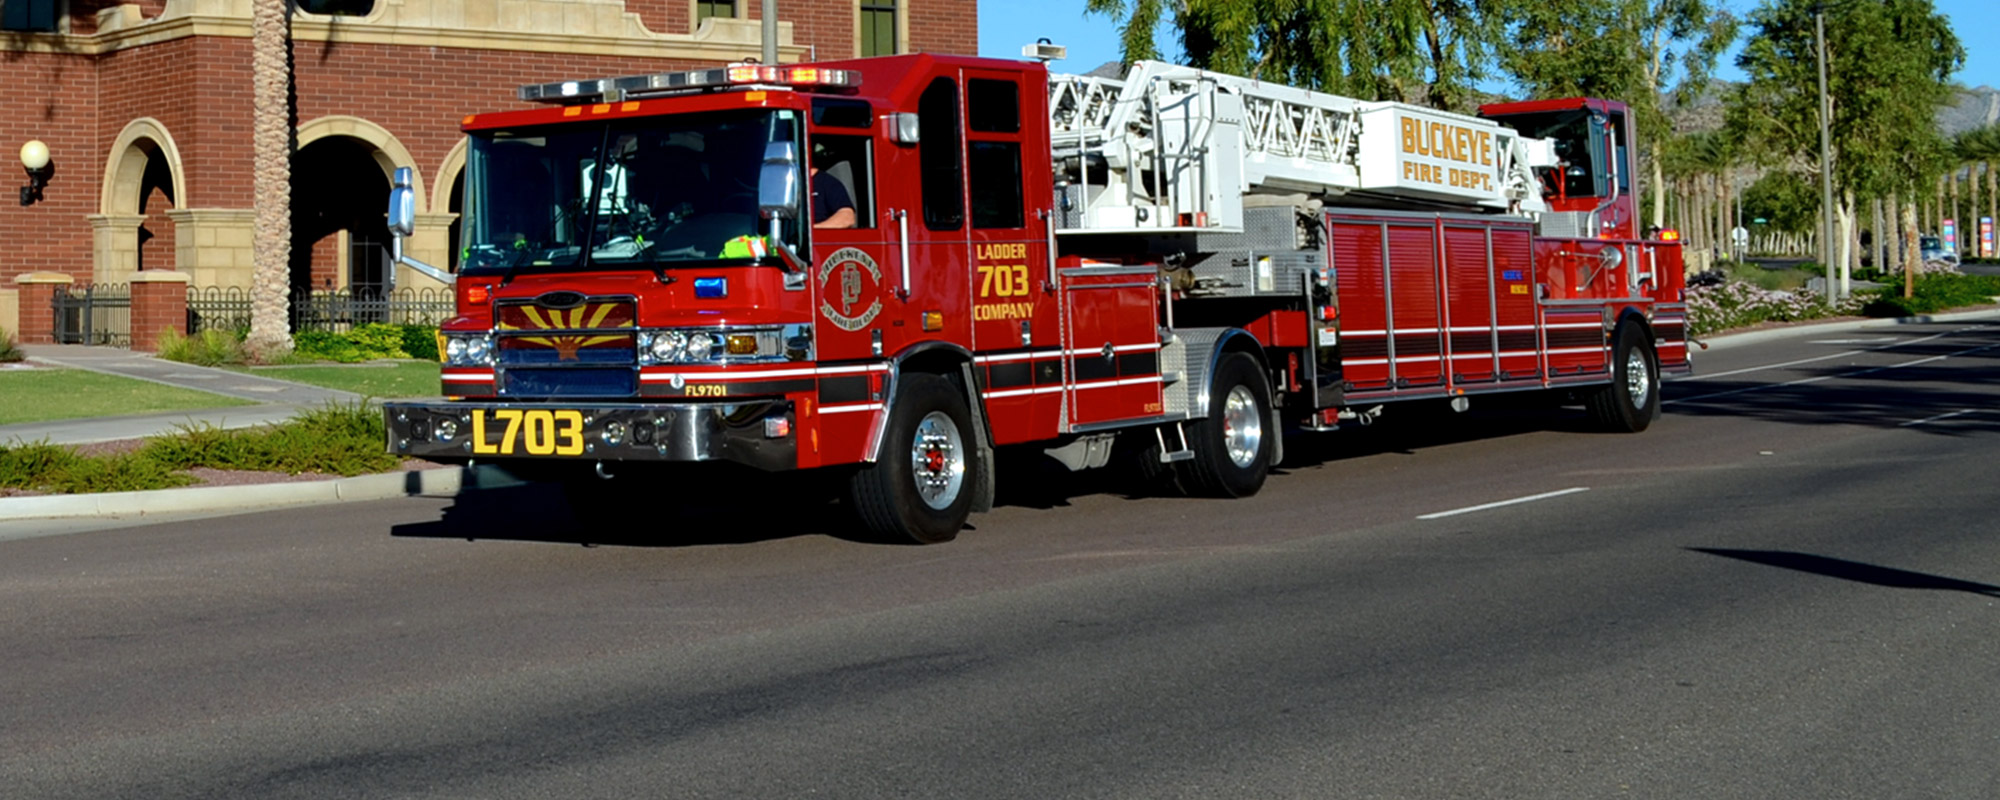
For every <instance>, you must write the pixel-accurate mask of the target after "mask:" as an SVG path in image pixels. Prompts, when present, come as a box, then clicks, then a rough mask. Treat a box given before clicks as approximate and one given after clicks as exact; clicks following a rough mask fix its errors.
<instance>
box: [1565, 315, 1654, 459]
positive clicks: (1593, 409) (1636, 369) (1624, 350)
mask: <svg viewBox="0 0 2000 800" xmlns="http://www.w3.org/2000/svg"><path fill="white" fill-rule="evenodd" d="M1584 406H1585V407H1586V408H1587V409H1589V411H1590V418H1591V419H1592V420H1593V421H1595V422H1596V423H1597V424H1598V425H1599V426H1601V427H1603V428H1604V429H1606V430H1609V431H1612V432H1615V433H1638V432H1640V431H1643V430H1645V429H1646V428H1647V426H1650V425H1652V424H1653V420H1656V419H1659V418H1660V364H1659V360H1658V359H1657V357H1656V356H1655V355H1654V353H1653V343H1652V339H1651V337H1649V336H1647V335H1646V332H1645V331H1644V330H1642V329H1640V327H1639V326H1638V325H1635V324H1632V323H1630V322H1627V323H1624V324H1622V325H1619V326H1618V333H1617V335H1616V338H1615V339H1614V340H1613V342H1612V348H1611V384H1610V385H1608V386H1605V387H1604V388H1602V389H1599V390H1597V392H1596V393H1594V394H1592V395H1591V396H1590V399H1589V400H1587V401H1585V403H1584Z"/></svg>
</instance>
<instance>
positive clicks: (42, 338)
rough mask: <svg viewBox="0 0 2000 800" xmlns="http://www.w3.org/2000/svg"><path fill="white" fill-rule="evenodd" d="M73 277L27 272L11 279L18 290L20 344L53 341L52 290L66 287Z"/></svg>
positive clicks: (49, 342)
mask: <svg viewBox="0 0 2000 800" xmlns="http://www.w3.org/2000/svg"><path fill="white" fill-rule="evenodd" d="M73 283H76V279H75V278H72V277H70V276H68V275H64V274H62V273H60V272H30V273H28V274H26V275H22V276H20V277H17V278H15V279H14V285H15V286H17V287H18V288H19V289H20V292H21V296H20V302H21V330H20V331H19V335H20V340H21V343H22V344H55V341H56V311H55V308H54V301H55V290H56V289H58V288H62V289H67V288H69V286H70V284H73Z"/></svg>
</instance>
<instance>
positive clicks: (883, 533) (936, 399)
mask: <svg viewBox="0 0 2000 800" xmlns="http://www.w3.org/2000/svg"><path fill="white" fill-rule="evenodd" d="M900 382H901V384H902V386H901V388H899V389H898V390H897V391H896V402H895V404H894V405H893V406H892V407H891V409H890V418H889V427H888V430H887V431H885V432H884V438H883V444H882V454H881V457H880V458H879V459H877V460H876V462H875V463H873V464H869V465H866V466H863V467H862V468H861V469H859V470H857V471H855V473H854V474H853V476H852V477H851V478H849V479H848V500H849V502H850V503H851V504H852V505H853V507H854V514H855V516H856V517H857V518H859V520H860V522H861V525H862V527H864V528H866V529H867V530H868V531H869V532H870V533H873V534H875V535H877V536H880V537H882V538H884V539H886V540H890V541H911V542H916V543H918V544H935V543H937V542H948V541H951V540H952V539H953V538H956V537H957V536H958V530H959V528H962V527H964V526H965V520H966V517H968V516H970V515H971V513H972V496H973V494H974V487H976V486H978V485H979V483H978V482H979V481H982V480H984V479H985V472H984V471H985V469H986V465H985V464H984V463H983V462H982V461H981V459H980V457H979V448H978V442H977V440H976V439H975V438H974V436H975V433H974V431H973V428H972V413H971V412H970V411H968V410H967V408H966V405H965V395H964V394H963V393H961V392H960V391H959V390H958V389H957V387H955V386H953V385H952V384H951V382H950V381H947V380H945V379H944V378H941V377H939V376H936V375H924V374H912V375H904V376H902V379H901V381H900Z"/></svg>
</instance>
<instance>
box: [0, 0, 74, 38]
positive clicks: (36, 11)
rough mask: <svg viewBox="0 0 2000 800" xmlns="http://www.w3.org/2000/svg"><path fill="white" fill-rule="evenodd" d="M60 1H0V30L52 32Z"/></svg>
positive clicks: (54, 27)
mask: <svg viewBox="0 0 2000 800" xmlns="http://www.w3.org/2000/svg"><path fill="white" fill-rule="evenodd" d="M60 2H61V0H0V30H9V31H29V32H43V33H47V32H52V31H54V30H55V29H56V5H57V4H58V3H60Z"/></svg>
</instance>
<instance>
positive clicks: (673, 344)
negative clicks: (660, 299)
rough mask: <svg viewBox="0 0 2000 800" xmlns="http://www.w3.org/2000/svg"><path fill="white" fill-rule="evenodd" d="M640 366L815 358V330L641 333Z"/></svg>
mask: <svg viewBox="0 0 2000 800" xmlns="http://www.w3.org/2000/svg"><path fill="white" fill-rule="evenodd" d="M638 346H639V363H641V364H644V365H648V366H650V365H655V364H718V363H725V362H738V361H785V360H792V361H798V360H805V359H809V358H811V355H812V328H811V326H807V325H788V326H785V327H783V328H738V329H729V330H711V329H681V330H651V331H640V332H639V335H638Z"/></svg>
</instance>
